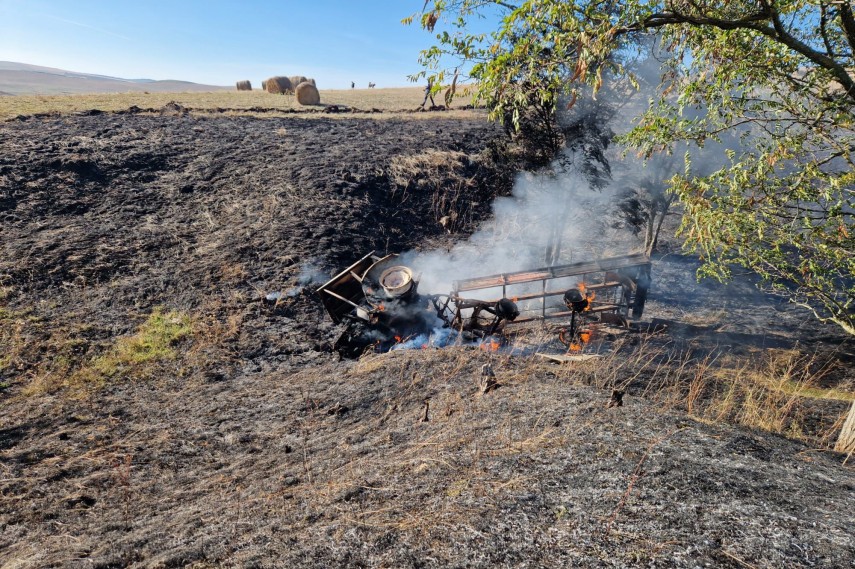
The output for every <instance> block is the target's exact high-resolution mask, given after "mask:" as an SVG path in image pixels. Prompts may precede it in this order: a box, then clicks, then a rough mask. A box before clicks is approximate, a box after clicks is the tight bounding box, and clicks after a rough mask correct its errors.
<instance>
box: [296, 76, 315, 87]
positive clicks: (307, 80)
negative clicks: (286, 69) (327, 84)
mask: <svg viewBox="0 0 855 569" xmlns="http://www.w3.org/2000/svg"><path fill="white" fill-rule="evenodd" d="M306 83H311V84H312V85H315V80H314V79H312V78H311V77H309V78H308V79H306ZM297 84H298V85H299V83H297ZM315 87H317V85H315Z"/></svg>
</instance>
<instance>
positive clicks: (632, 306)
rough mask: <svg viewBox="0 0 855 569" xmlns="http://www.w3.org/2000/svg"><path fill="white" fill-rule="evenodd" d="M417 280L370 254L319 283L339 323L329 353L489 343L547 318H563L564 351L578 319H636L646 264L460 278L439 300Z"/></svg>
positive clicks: (575, 338) (394, 261) (391, 260)
mask: <svg viewBox="0 0 855 569" xmlns="http://www.w3.org/2000/svg"><path fill="white" fill-rule="evenodd" d="M418 281H419V275H415V274H413V272H412V270H411V269H410V268H408V267H406V266H404V265H401V264H400V261H399V258H398V256H397V255H387V256H385V257H377V256H376V255H374V253H373V252H372V253H369V254H368V255H366V256H364V257H363V258H362V259H360V260H359V261H357V262H356V263H354V264H353V265H351V266H350V267H348V268H346V269H345V270H344V271H342V272H341V273H339V274H338V275H336V276H335V277H333V278H332V279H331V280H330V281H329V282H327V283H325V284H324V285H322V286H321V287H320V288H319V289H318V293H319V294H320V296H321V300H322V302H323V304H324V307H325V308H326V310H327V312H328V313H329V315H330V317H331V318H332V319H333V321H334V322H336V323H346V324H347V327H346V329H345V331H344V333H343V334H342V335H341V336H340V337H339V339H338V341H337V342H336V345H335V348H336V350H337V351H338V352H339V353H340V354H341V355H342V356H345V357H357V356H359V355H360V354H362V353H363V352H364V351H365V350H366V349H368V348H369V347H374V349H376V350H378V351H386V350H389V349H392V348H393V347H395V346H396V345H397V344H402V343H407V342H410V341H415V343H417V344H419V345H421V346H422V347H424V346H426V345H428V344H430V343H431V342H432V337H433V336H438V337H442V338H443V339H444V340H443V341H446V340H447V339H448V338H449V335H450V334H452V333H453V334H456V337H460V338H462V339H463V340H465V341H473V340H475V341H479V342H484V341H489V342H490V343H491V344H494V345H495V344H496V343H497V342H500V341H501V338H503V337H504V334H505V331H506V328H507V326H508V325H509V324H511V323H514V324H516V323H523V322H530V321H534V320H546V319H554V318H565V319H566V318H569V319H570V326H569V328H565V329H564V330H563V332H562V334H561V335H560V338H561V339H562V341H563V342H564V343H565V344H567V345H568V346H572V344H574V343H579V342H580V338H581V339H582V340H584V336H583V335H584V334H585V333H586V331H585V329H584V328H583V327H582V326H581V322H582V321H583V320H590V319H592V318H597V319H599V320H600V321H603V322H611V323H617V324H621V323H622V324H626V321H627V318H629V317H630V314H631V316H632V318H634V319H637V318H640V317H641V315H642V312H643V310H644V303H645V300H646V297H647V290H648V287H649V285H650V260H649V259H648V258H647V257H646V256H645V255H629V256H624V257H612V258H608V259H600V260H596V261H586V262H581V263H572V264H568V265H561V266H554V267H548V268H544V269H537V270H534V271H522V272H514V273H502V274H498V275H491V276H487V277H479V278H474V279H466V280H460V281H456V282H455V283H454V286H453V290H452V292H451V293H450V294H447V295H421V294H419V292H418ZM464 294H465V295H466V296H465V297H464V296H463V295H464ZM559 299H560V300H559ZM443 330H444V331H446V333H443V332H442V331H443Z"/></svg>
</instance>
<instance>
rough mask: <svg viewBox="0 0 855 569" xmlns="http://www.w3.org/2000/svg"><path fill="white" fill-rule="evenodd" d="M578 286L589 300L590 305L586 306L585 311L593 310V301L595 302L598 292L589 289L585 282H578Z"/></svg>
mask: <svg viewBox="0 0 855 569" xmlns="http://www.w3.org/2000/svg"><path fill="white" fill-rule="evenodd" d="M576 288H578V289H579V292H581V293H582V296H584V297H585V299H587V301H588V305H587V306H586V307H585V310H584V312H587V311H588V310H591V303H593V302H594V299H595V298H597V293H595V292H594V291H592V290H591V291H589V290H588V287H587V285H586V284H585V283H584V282H580V283H576Z"/></svg>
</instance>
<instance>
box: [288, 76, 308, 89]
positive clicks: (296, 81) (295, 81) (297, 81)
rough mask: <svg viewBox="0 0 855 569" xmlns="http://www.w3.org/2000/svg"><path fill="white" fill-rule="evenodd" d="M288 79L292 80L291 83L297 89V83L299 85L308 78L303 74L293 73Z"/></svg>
mask: <svg viewBox="0 0 855 569" xmlns="http://www.w3.org/2000/svg"><path fill="white" fill-rule="evenodd" d="M288 79H290V80H291V85H293V86H294V88H295V89H296V88H297V85H299V84H300V83H303V82H304V81H306V80H307V79H306V78H305V77H303V76H302V75H292V76H291V77H289V78H288Z"/></svg>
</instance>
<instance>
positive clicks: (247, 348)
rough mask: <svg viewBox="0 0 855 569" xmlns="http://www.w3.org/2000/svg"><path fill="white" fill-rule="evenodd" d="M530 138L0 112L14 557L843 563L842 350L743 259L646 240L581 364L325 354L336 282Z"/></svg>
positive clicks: (548, 341)
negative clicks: (654, 251) (326, 293)
mask: <svg viewBox="0 0 855 569" xmlns="http://www.w3.org/2000/svg"><path fill="white" fill-rule="evenodd" d="M579 129H581V132H587V133H589V134H590V136H591V137H593V143H592V144H593V146H590V147H589V149H590V156H592V157H593V158H594V159H595V160H594V161H593V163H596V162H597V159H596V158H597V156H596V155H597V153H598V152H600V149H601V147H599V146H597V144H604V143H605V139H603V138H602V137H601V136H600V134H597V133H596V131H595V130H594V129H587V127H585V126H582V125H580V126H579ZM586 136H587V135H586ZM583 138H585V137H583ZM580 140H581V139H580ZM586 140H587V139H586ZM539 152H541V151H537V152H536V155H537V153H539ZM526 156H527V154H526V151H520V149H519V148H518V147H514V146H513V145H510V146H509V143H508V140H507V137H506V136H505V134H504V133H503V132H502V130H501V128H500V127H496V126H494V125H490V124H488V123H486V122H485V121H482V120H474V119H473V120H469V119H461V118H455V117H449V116H441V117H439V118H432V119H430V120H420V121H413V120H406V119H404V118H394V117H393V118H388V117H385V118H378V119H360V118H347V119H332V118H314V119H304V118H299V117H289V118H274V119H259V118H252V117H225V116H206V117H199V116H195V115H193V114H191V113H186V112H169V113H163V114H160V113H144V112H143V113H139V112H137V113H127V114H114V113H87V114H85V115H66V116H59V115H57V116H47V117H37V118H36V117H25V118H21V119H19V120H13V121H8V122H4V123H2V124H0V223H2V234H0V405H2V408H3V414H2V416H0V565H3V566H6V565H7V564H8V565H11V566H17V567H75V566H81V565H91V566H93V567H104V568H106V567H124V566H134V567H177V566H194V567H200V568H201V567H219V566H245V567H264V566H277V565H284V564H292V565H295V566H316V567H331V566H396V567H426V566H430V567H447V566H479V567H494V566H518V565H522V564H526V563H528V564H531V565H536V566H550V567H564V566H568V565H578V566H590V567H601V566H615V567H625V566H637V565H652V566H679V567H694V566H698V565H704V564H707V565H711V566H734V567H736V566H758V567H759V566H769V567H780V566H790V567H809V566H846V565H847V564H848V563H849V562H851V559H853V557H855V541H853V536H852V532H851V527H852V524H853V522H855V501H853V500H851V496H852V492H853V490H855V474H853V470H852V463H851V460H850V461H849V462H845V461H846V460H847V456H846V455H845V454H841V453H834V452H832V451H831V450H830V449H831V447H832V446H833V444H834V440H835V437H836V435H837V433H838V432H839V429H840V426H841V424H842V422H843V417H844V416H845V413H846V410H847V408H848V406H849V400H848V399H847V398H848V397H851V393H852V391H853V376H852V362H853V361H855V359H853V348H852V346H851V343H847V342H846V341H844V340H842V339H841V338H840V337H839V335H835V334H833V333H831V332H829V331H828V330H827V329H825V328H822V327H821V326H820V325H819V324H818V323H817V322H816V321H814V320H812V319H811V318H810V317H809V316H807V315H806V314H804V313H803V312H799V311H798V310H795V309H793V308H791V307H789V306H787V305H785V304H782V303H781V302H779V301H778V300H777V299H774V298H770V297H766V296H760V295H757V294H756V293H755V292H754V289H753V283H752V282H751V281H750V279H741V280H739V281H737V282H735V283H732V284H731V285H728V286H723V285H716V284H710V283H707V284H704V285H701V286H698V285H697V284H696V283H695V281H694V269H695V268H697V264H698V263H697V260H695V259H691V258H688V257H684V256H681V255H676V254H674V255H668V256H665V257H661V258H660V257H657V258H655V259H654V265H653V269H652V270H653V275H654V276H653V282H654V285H653V287H652V289H651V291H650V295H649V297H648V299H647V307H646V309H645V310H646V313H645V314H646V315H647V314H649V315H650V319H647V318H645V320H646V322H645V324H647V326H646V327H643V329H639V330H638V331H636V332H634V333H630V332H629V331H626V330H624V331H618V332H609V333H608V334H606V333H601V334H600V335H599V337H596V338H594V339H593V340H592V341H591V347H590V348H589V349H590V350H591V351H592V354H591V355H598V356H599V357H597V358H592V359H589V360H587V361H584V362H580V363H578V364H577V365H563V366H562V365H558V364H554V363H550V362H547V361H544V360H541V359H540V358H538V357H535V356H533V355H531V353H533V352H534V351H536V350H544V351H548V350H550V349H556V348H557V349H559V350H560V349H562V348H561V344H560V342H559V341H558V339H557V334H556V332H555V330H552V329H548V328H544V329H540V328H536V329H533V330H531V335H530V336H529V337H528V340H527V342H528V344H527V346H528V347H530V348H531V350H530V351H529V352H527V354H526V355H522V356H518V355H511V354H509V353H507V352H502V351H499V352H486V351H483V350H480V349H478V348H477V347H474V348H473V347H468V346H452V347H448V348H445V349H442V350H436V349H428V350H410V351H406V350H404V351H396V352H390V353H386V354H375V353H371V352H370V350H369V351H368V353H366V354H364V355H363V356H362V357H361V358H359V359H357V360H353V361H339V360H338V358H337V357H336V355H335V354H334V353H333V351H332V348H333V342H334V341H335V338H336V336H337V334H338V333H340V328H338V327H337V326H335V325H334V324H333V323H332V322H331V321H330V320H329V317H328V316H327V315H326V313H325V312H324V310H323V307H322V305H321V301H320V298H319V296H318V294H317V293H316V289H317V286H318V285H319V284H320V283H322V282H324V280H326V279H327V278H329V276H331V275H332V273H333V272H335V271H337V270H340V269H341V268H342V267H346V266H348V265H349V264H351V263H353V262H354V261H356V260H358V259H359V258H361V257H362V256H363V255H365V254H366V253H367V252H368V251H372V250H374V251H376V252H377V253H378V254H385V253H393V252H404V251H407V250H410V249H418V248H421V249H436V248H444V247H450V246H451V245H452V244H453V243H454V242H455V241H457V240H460V239H463V238H465V237H466V236H467V235H468V234H469V233H470V232H472V231H473V230H474V229H475V228H476V227H477V225H478V224H479V223H480V222H481V221H483V220H484V219H486V218H487V217H488V216H489V215H490V207H489V204H490V202H491V201H492V200H493V198H495V197H496V196H498V195H508V194H509V193H510V191H511V188H512V184H513V180H514V176H515V174H516V172H517V171H518V170H520V169H521V168H523V167H526V166H530V164H531V163H530V162H529V161H528V159H527V158H526ZM544 156H545V155H544ZM598 172H599V173H600V174H601V173H602V172H603V170H601V169H600V170H592V171H591V174H592V175H598ZM598 350H600V352H599V353H593V352H597V351H598ZM617 393H620V395H619V396H618V395H615V394H617Z"/></svg>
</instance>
